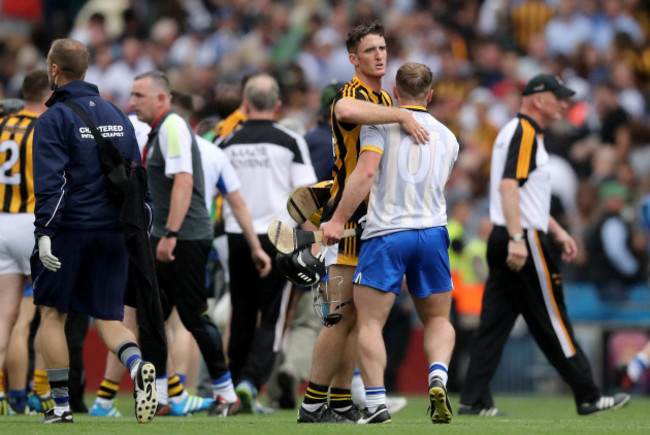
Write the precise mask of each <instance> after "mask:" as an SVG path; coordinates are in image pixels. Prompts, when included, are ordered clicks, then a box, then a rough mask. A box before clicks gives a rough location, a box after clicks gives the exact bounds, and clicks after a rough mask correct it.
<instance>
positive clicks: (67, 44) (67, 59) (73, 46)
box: [49, 39, 90, 80]
mask: <svg viewBox="0 0 650 435" xmlns="http://www.w3.org/2000/svg"><path fill="white" fill-rule="evenodd" d="M49 58H50V64H51V65H54V64H56V65H58V66H59V68H60V69H61V74H62V75H63V76H64V77H66V78H67V79H70V80H81V79H83V78H84V76H85V75H86V70H87V69H88V62H89V60H90V54H89V53H88V49H87V48H86V46H85V45H83V44H82V43H81V42H79V41H77V40H75V39H56V40H55V41H54V42H53V43H52V47H51V48H50V55H49Z"/></svg>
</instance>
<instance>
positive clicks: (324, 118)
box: [305, 82, 343, 181]
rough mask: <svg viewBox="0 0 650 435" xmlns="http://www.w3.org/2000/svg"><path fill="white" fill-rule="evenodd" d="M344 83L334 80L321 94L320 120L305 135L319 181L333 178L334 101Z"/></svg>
mask: <svg viewBox="0 0 650 435" xmlns="http://www.w3.org/2000/svg"><path fill="white" fill-rule="evenodd" d="M342 87H343V83H340V82H333V83H332V84H330V85H327V86H326V87H325V89H323V92H322V94H321V107H320V110H319V111H318V122H317V124H316V126H314V127H313V128H312V129H311V130H309V131H308V132H307V134H306V135H305V142H307V146H308V147H309V154H310V156H311V164H312V165H313V166H314V171H315V172H316V178H317V179H318V181H324V180H331V179H332V166H333V165H334V148H333V145H332V102H333V101H334V97H336V93H337V92H338V91H339V90H340V89H341V88H342Z"/></svg>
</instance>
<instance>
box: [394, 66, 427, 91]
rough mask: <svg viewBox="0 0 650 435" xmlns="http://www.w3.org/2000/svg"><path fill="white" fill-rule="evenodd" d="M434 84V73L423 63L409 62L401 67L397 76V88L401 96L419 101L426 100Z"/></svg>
mask: <svg viewBox="0 0 650 435" xmlns="http://www.w3.org/2000/svg"><path fill="white" fill-rule="evenodd" d="M432 84H433V73H432V72H431V69H430V68H429V67H428V66H426V65H424V64H422V63H417V62H407V63H405V64H404V65H402V66H401V67H399V69H398V70H397V74H396V76H395V86H396V87H397V91H398V92H399V93H400V95H404V96H409V97H412V98H414V99H417V100H422V99H426V97H427V95H428V93H429V90H430V89H431V85H432Z"/></svg>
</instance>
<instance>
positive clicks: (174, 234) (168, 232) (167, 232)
mask: <svg viewBox="0 0 650 435" xmlns="http://www.w3.org/2000/svg"><path fill="white" fill-rule="evenodd" d="M163 231H164V232H165V234H164V235H163V237H166V238H170V237H178V231H172V230H170V229H169V228H167V227H165V229H164V230H163Z"/></svg>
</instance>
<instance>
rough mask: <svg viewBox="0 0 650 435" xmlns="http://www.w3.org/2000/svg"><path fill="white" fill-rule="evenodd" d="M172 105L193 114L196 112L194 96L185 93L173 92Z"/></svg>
mask: <svg viewBox="0 0 650 435" xmlns="http://www.w3.org/2000/svg"><path fill="white" fill-rule="evenodd" d="M171 104H173V105H174V106H177V107H180V108H181V109H183V110H185V111H187V112H192V111H193V110H194V101H192V96H191V95H190V94H187V93H185V92H181V91H172V99H171Z"/></svg>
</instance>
